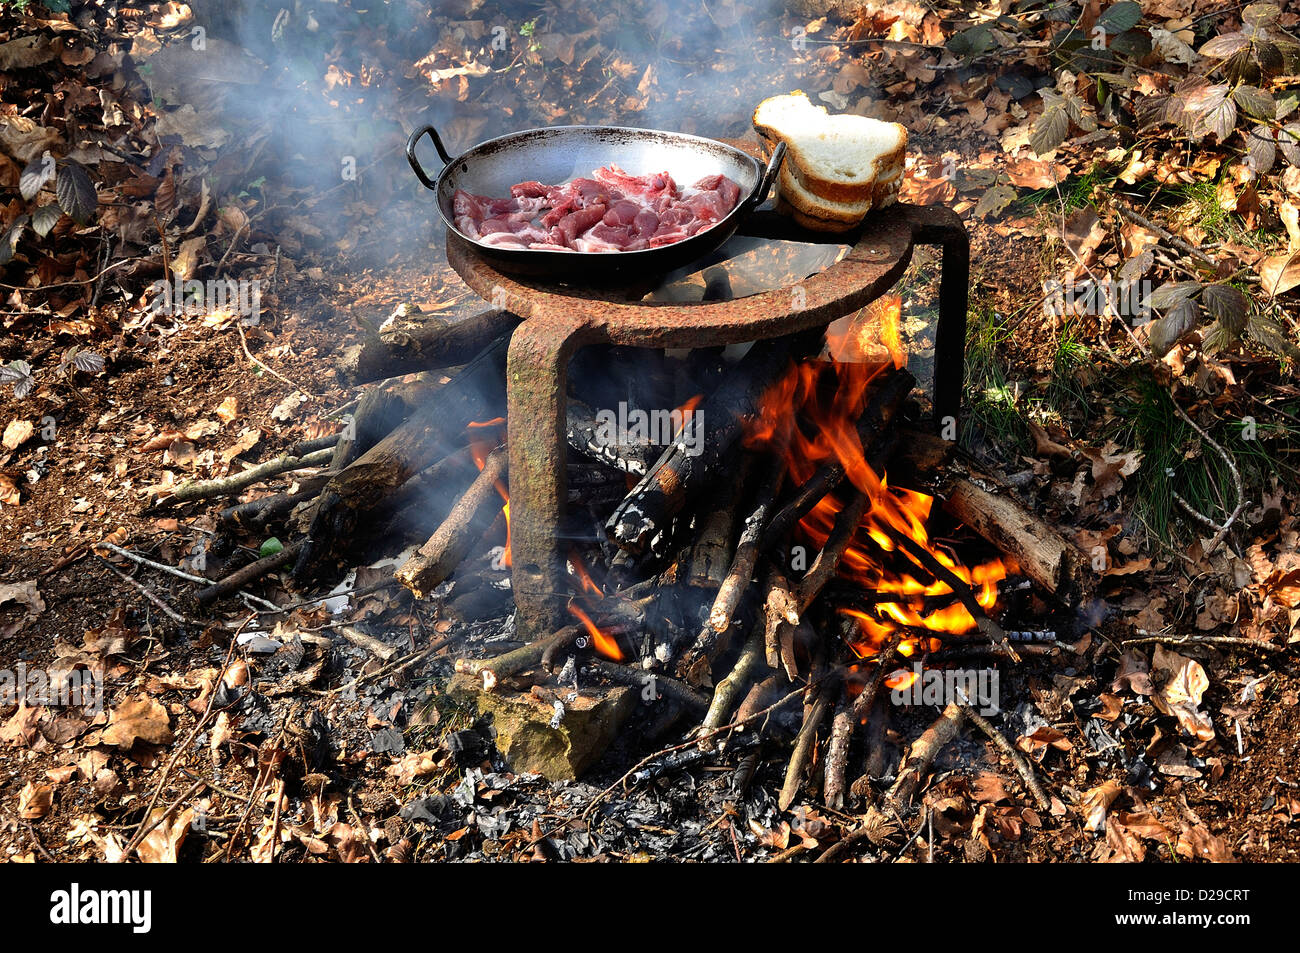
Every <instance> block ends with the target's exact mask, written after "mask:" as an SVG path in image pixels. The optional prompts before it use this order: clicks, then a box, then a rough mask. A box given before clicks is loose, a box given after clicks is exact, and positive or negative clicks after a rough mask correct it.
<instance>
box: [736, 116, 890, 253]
mask: <svg viewBox="0 0 1300 953" xmlns="http://www.w3.org/2000/svg"><path fill="white" fill-rule="evenodd" d="M754 128H755V129H756V130H758V133H759V135H760V136H762V137H763V138H764V139H765V140H767V142H768V143H769V145H772V146H773V147H774V146H775V144H776V143H777V142H785V144H786V150H787V151H786V159H785V162H784V163H783V164H782V167H781V175H780V177H779V179H778V190H779V194H780V200H781V204H782V205H783V206H785V207H786V208H787V209H789V210H791V211H793V212H794V213H795V218H796V220H798V221H799V222H800V224H803V225H804V226H805V227H808V228H816V229H818V230H821V231H845V230H847V229H849V228H852V227H853V226H855V225H857V224H858V223H859V222H861V221H862V219H863V217H864V216H865V215H866V214H867V212H869V211H871V209H873V208H881V207H883V206H885V205H888V204H890V203H891V202H892V201H894V198H895V196H896V195H897V194H898V187H899V184H900V183H901V182H902V179H903V160H904V157H905V154H906V152H907V130H906V129H905V128H904V127H903V126H901V125H899V124H898V123H894V122H881V121H880V120H878V119H871V118H868V117H866V116H855V115H838V116H832V115H829V114H828V113H827V112H826V107H825V106H815V105H813V104H812V102H810V101H809V99H808V97H807V96H806V95H804V94H803V93H802V92H801V91H799V90H796V91H795V92H793V93H789V94H786V95H784V96H773V97H772V98H770V99H765V100H763V102H761V103H759V106H758V109H756V110H755V111H754Z"/></svg>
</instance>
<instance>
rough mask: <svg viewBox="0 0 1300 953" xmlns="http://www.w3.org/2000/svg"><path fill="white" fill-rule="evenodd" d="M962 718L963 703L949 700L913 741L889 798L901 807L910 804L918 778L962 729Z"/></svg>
mask: <svg viewBox="0 0 1300 953" xmlns="http://www.w3.org/2000/svg"><path fill="white" fill-rule="evenodd" d="M965 720H966V713H965V711H963V709H962V706H961V705H959V704H958V703H957V702H952V703H950V704H949V705H948V707H947V708H945V709H944V710H943V713H942V714H941V715H940V716H939V718H938V719H937V720H936V721H935V722H934V723H933V724H932V725H930V727H929V728H927V729H925V731H924V732H922V734H921V737H919V738H917V739H916V741H915V742H913V743H912V747H911V749H910V750H909V751H908V752H907V758H906V760H905V761H904V762H903V768H902V770H901V771H899V772H898V779H897V780H896V781H895V782H894V786H893V787H892V788H890V789H889V798H890V800H891V801H893V802H894V804H896V805H897V806H898V807H899V808H900V809H906V808H908V807H910V806H911V804H912V799H913V798H914V797H915V796H916V792H917V789H918V788H920V786H921V782H922V781H923V780H925V776H926V774H928V773H929V771H930V767H931V765H933V764H934V759H935V758H936V757H937V756H938V754H939V752H940V751H941V750H942V749H943V747H944V745H946V744H948V742H950V741H952V739H953V738H956V737H957V732H958V731H959V730H961V724H962V722H963V721H965Z"/></svg>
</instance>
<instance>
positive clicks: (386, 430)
mask: <svg viewBox="0 0 1300 953" xmlns="http://www.w3.org/2000/svg"><path fill="white" fill-rule="evenodd" d="M441 380H442V375H441V374H436V373H434V372H431V371H426V372H424V373H421V374H417V375H415V376H414V377H413V378H411V379H410V380H388V381H384V382H383V383H381V384H379V385H378V386H376V387H372V388H370V389H369V390H367V391H366V392H365V393H364V394H363V395H362V396H361V400H360V402H359V403H358V404H357V409H356V411H355V412H354V413H353V414H352V422H351V423H350V424H348V425H347V426H346V427H344V428H343V432H342V433H341V434H340V435H339V439H338V442H337V443H336V444H335V445H334V458H333V459H332V460H331V461H330V469H331V470H333V471H334V472H335V473H337V472H339V471H340V470H342V469H343V468H344V467H346V466H347V465H348V464H349V463H351V462H352V461H353V460H355V459H356V458H357V457H359V456H361V454H363V453H365V452H366V451H367V450H369V449H370V448H371V447H373V446H374V445H375V444H377V443H379V441H380V440H382V439H383V438H384V437H386V436H388V434H390V433H392V432H393V430H394V428H396V427H397V426H398V425H399V424H400V423H401V422H402V421H403V420H405V419H406V418H407V417H409V416H411V414H413V413H414V412H415V410H416V408H418V407H419V406H420V405H421V404H422V403H424V402H425V401H426V400H429V399H430V398H432V397H433V396H434V394H436V393H437V391H438V389H439V387H440V386H441Z"/></svg>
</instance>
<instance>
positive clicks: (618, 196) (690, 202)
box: [452, 165, 740, 252]
mask: <svg viewBox="0 0 1300 953" xmlns="http://www.w3.org/2000/svg"><path fill="white" fill-rule="evenodd" d="M510 194H511V198H508V199H501V198H489V197H486V196H481V195H473V194H471V193H469V192H465V191H464V190H458V191H457V192H456V194H455V195H454V196H453V199H452V212H453V217H454V221H455V224H456V227H457V228H458V229H460V231H461V232H463V233H464V234H465V235H467V236H468V237H470V238H473V239H476V240H478V241H481V242H483V243H484V244H485V245H492V246H496V247H506V248H536V249H546V250H549V251H561V250H563V251H580V252H616V251H638V250H640V249H643V248H658V247H661V246H663V245H671V244H673V243H674V242H679V241H681V240H682V239H684V238H689V237H690V236H692V235H696V234H698V233H699V232H702V231H705V230H706V229H708V228H711V227H712V226H713V225H715V224H717V223H718V222H720V221H721V220H722V219H724V218H726V217H727V215H728V214H730V212H731V211H732V210H733V209H734V208H735V207H736V205H737V204H738V203H739V202H740V186H738V185H737V184H736V183H735V182H733V181H731V179H729V178H727V177H726V176H725V175H707V176H705V177H704V178H702V179H700V180H699V181H698V182H696V183H695V184H694V185H693V186H691V187H690V188H689V189H686V190H684V191H683V190H679V188H678V186H677V183H676V182H674V181H673V178H672V176H671V175H669V174H668V173H667V172H659V173H653V174H651V175H642V176H636V175H631V174H629V173H627V172H625V171H623V170H622V169H620V168H619V167H618V166H614V165H611V166H607V167H605V168H603V169H597V170H596V171H595V172H593V173H592V177H591V178H589V179H588V178H576V179H572V180H571V181H569V182H565V183H564V184H562V185H546V184H544V183H542V182H537V181H528V182H520V183H518V184H517V185H513V186H511V188H510Z"/></svg>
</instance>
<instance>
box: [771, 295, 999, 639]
mask: <svg viewBox="0 0 1300 953" xmlns="http://www.w3.org/2000/svg"><path fill="white" fill-rule="evenodd" d="M901 318H902V300H901V299H900V298H898V297H897V296H886V297H883V298H880V299H879V300H877V301H876V302H875V303H874V304H873V305H872V306H871V307H869V308H867V309H864V311H863V312H862V313H861V314H860V315H858V316H855V317H854V318H852V319H849V320H846V321H844V322H842V323H841V322H837V323H836V324H835V325H833V326H832V328H831V329H828V332H827V349H828V352H829V354H830V360H827V361H804V362H802V363H800V364H799V365H797V366H795V367H793V368H791V370H790V372H789V373H788V374H787V375H785V376H784V377H783V378H782V380H780V381H778V382H777V383H776V384H775V385H773V386H772V387H771V388H770V389H769V390H768V391H767V393H765V394H764V395H763V399H762V401H761V403H760V413H759V419H758V420H757V422H756V423H755V425H754V426H753V427H752V428H751V429H750V431H749V432H748V434H747V438H746V442H747V444H749V445H750V446H755V445H759V446H761V445H764V444H767V443H770V442H771V440H772V438H773V436H774V435H775V434H777V433H780V432H786V431H788V432H790V434H791V437H790V442H789V449H788V450H787V451H786V453H787V465H788V467H789V475H790V480H791V482H792V483H793V484H794V485H796V486H797V485H800V484H802V483H804V482H806V481H807V480H808V479H809V478H810V477H812V475H813V474H814V473H815V472H816V470H817V469H818V468H819V467H821V466H823V465H825V464H835V463H838V464H839V465H840V466H841V467H843V468H844V473H845V478H846V480H847V482H848V484H850V485H852V486H853V487H854V488H855V489H857V490H858V491H860V492H862V493H864V494H866V496H867V497H868V499H869V500H870V502H871V506H870V508H869V509H868V510H867V512H866V514H865V515H864V516H863V517H862V520H861V522H860V523H859V525H858V527H857V533H856V535H855V538H854V539H853V540H852V541H851V542H850V544H849V546H848V548H847V549H846V550H845V553H844V557H843V559H842V560H841V562H840V566H839V570H838V572H839V575H840V576H841V577H842V578H845V579H847V580H849V581H851V582H853V583H854V584H856V585H857V586H859V587H861V588H862V589H864V590H867V591H871V592H875V593H877V594H880V593H886V594H888V595H889V596H891V597H893V598H891V599H889V600H888V601H885V600H881V601H879V602H878V603H876V605H875V607H874V609H875V611H874V612H873V613H866V612H860V611H858V610H854V609H845V610H842V611H843V612H844V614H845V615H847V616H849V617H850V618H852V619H854V621H855V622H856V623H857V627H858V634H859V637H858V638H857V639H856V640H854V641H853V643H852V648H853V650H854V652H855V653H856V654H857V655H858V656H859V657H861V658H869V657H871V656H873V655H875V654H877V653H878V652H879V651H880V649H881V648H883V646H884V644H885V643H886V642H887V641H888V640H889V638H890V637H891V636H892V635H893V634H894V633H895V632H897V631H898V630H899V628H900V627H903V628H908V629H912V630H921V631H925V630H928V631H932V632H948V633H953V634H962V633H966V632H969V631H971V630H973V629H975V628H976V622H975V619H974V618H973V617H972V616H971V614H970V612H969V611H967V609H966V607H965V606H963V605H962V604H961V603H960V602H954V603H953V604H951V605H947V606H943V607H940V608H933V607H929V606H927V604H926V601H925V600H926V599H927V598H931V599H933V598H935V597H942V596H947V595H952V588H951V587H950V586H949V585H948V584H947V583H945V582H943V581H941V580H938V579H935V578H933V576H932V575H931V574H930V573H929V572H928V571H926V570H925V569H924V567H923V566H921V565H920V563H919V561H918V560H916V559H915V558H913V557H912V556H911V554H910V553H908V552H907V551H906V550H904V551H903V553H904V555H905V556H907V558H908V560H910V562H911V564H912V565H913V566H915V567H916V569H917V570H918V571H919V573H918V575H913V574H912V573H911V571H908V572H902V571H898V570H896V569H891V568H890V567H889V566H887V565H886V564H885V563H884V561H882V560H881V559H880V558H878V552H879V551H884V552H886V553H890V552H894V551H895V550H897V549H898V548H899V547H898V546H897V544H896V543H895V541H894V537H893V535H891V534H894V533H897V534H900V535H902V536H906V537H907V538H908V539H910V540H912V541H914V542H915V543H917V544H918V545H919V546H920V547H922V548H923V549H924V550H925V551H926V552H927V553H929V554H930V555H931V556H933V557H934V558H935V559H936V560H937V561H938V562H939V563H940V564H941V565H942V566H944V567H945V568H946V569H948V570H950V571H951V572H952V573H953V574H954V575H955V576H956V577H957V578H958V579H960V580H961V581H962V582H964V583H966V584H967V585H968V586H970V587H971V588H972V590H974V592H975V594H976V599H977V601H978V603H979V605H980V606H981V607H983V608H985V609H991V608H992V607H993V605H994V604H995V603H996V601H997V582H998V580H1000V579H1003V578H1005V577H1006V575H1007V571H1008V570H1007V566H1006V565H1005V564H1004V563H1002V562H1001V561H1000V560H993V561H990V562H988V563H985V564H983V565H979V566H975V567H974V568H968V567H966V566H964V565H963V564H961V563H960V562H959V561H958V560H956V559H954V558H953V557H952V556H951V555H950V554H949V553H948V552H946V551H945V550H944V549H942V548H941V547H937V546H935V545H934V544H933V543H932V542H931V540H930V537H929V533H928V532H927V530H926V522H927V520H928V519H929V516H930V510H931V507H932V505H933V503H934V498H933V497H931V496H928V495H927V494H925V493H919V492H916V491H914V490H908V489H903V488H900V487H893V486H890V485H889V484H888V480H887V479H886V478H885V476H884V474H877V473H876V472H875V471H874V470H873V469H872V467H871V465H870V464H869V463H868V462H867V458H866V451H865V449H864V448H863V446H862V440H861V438H860V437H859V435H858V429H857V422H858V419H859V417H860V416H861V415H862V411H863V409H864V407H865V405H866V401H867V400H868V398H869V397H870V394H871V391H872V389H873V384H874V383H875V382H876V380H877V379H878V378H879V377H880V376H881V375H882V374H884V373H885V372H886V371H887V370H888V369H889V368H890V367H895V368H901V367H903V366H905V365H906V363H907V353H906V350H905V349H904V346H903V341H902V333H901ZM794 421H798V422H799V423H802V426H800V425H799V423H794V425H792V422H794ZM843 506H844V504H843V503H842V502H841V501H840V500H838V499H836V498H835V497H834V496H833V495H832V496H827V497H824V498H823V499H821V500H820V501H819V502H818V503H817V504H816V505H815V506H814V507H813V508H812V509H811V510H810V511H809V512H808V513H807V515H805V516H804V518H803V519H802V520H801V521H800V524H799V527H798V533H799V535H800V537H801V538H802V539H803V540H805V541H807V542H808V543H809V544H811V545H812V546H814V547H817V548H820V547H822V546H823V545H824V544H825V543H826V540H827V538H828V537H829V536H830V533H831V530H832V528H833V527H834V524H835V519H836V517H837V516H838V514H839V512H840V510H842V509H843ZM867 541H870V542H871V543H874V546H872V547H868V546H867V545H866V543H867ZM923 580H929V581H923ZM938 645H939V642H938V641H937V640H935V639H928V638H925V637H924V636H919V637H915V638H906V639H904V640H903V641H902V642H901V643H900V646H899V651H900V653H901V654H903V655H904V656H910V655H912V654H914V653H916V652H918V651H924V650H925V649H927V648H930V649H933V648H937V647H938Z"/></svg>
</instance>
